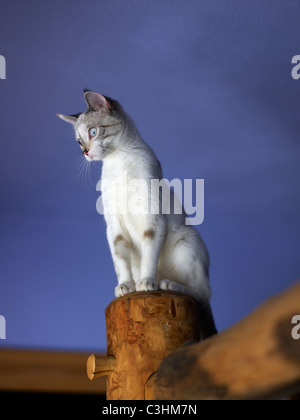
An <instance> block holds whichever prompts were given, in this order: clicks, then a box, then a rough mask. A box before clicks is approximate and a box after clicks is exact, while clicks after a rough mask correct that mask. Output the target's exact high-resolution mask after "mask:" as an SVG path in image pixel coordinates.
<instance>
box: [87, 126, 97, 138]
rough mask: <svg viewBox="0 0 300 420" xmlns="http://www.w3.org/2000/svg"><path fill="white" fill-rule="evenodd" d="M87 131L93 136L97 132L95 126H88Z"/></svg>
mask: <svg viewBox="0 0 300 420" xmlns="http://www.w3.org/2000/svg"><path fill="white" fill-rule="evenodd" d="M89 133H90V136H91V137H95V136H96V134H97V128H95V127H93V128H90V131H89Z"/></svg>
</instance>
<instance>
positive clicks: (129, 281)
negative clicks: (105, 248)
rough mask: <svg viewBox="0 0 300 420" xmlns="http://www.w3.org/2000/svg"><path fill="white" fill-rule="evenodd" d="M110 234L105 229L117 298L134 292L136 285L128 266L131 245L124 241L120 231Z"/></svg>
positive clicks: (109, 231) (108, 230)
mask: <svg viewBox="0 0 300 420" xmlns="http://www.w3.org/2000/svg"><path fill="white" fill-rule="evenodd" d="M112 232H113V230H112V229H111V228H107V239H108V243H109V247H110V251H111V255H112V259H113V262H114V267H115V271H116V274H117V277H118V283H119V284H118V286H117V287H116V288H115V296H116V297H119V296H124V295H126V294H128V293H133V292H135V291H136V285H135V282H134V281H133V278H132V273H131V266H130V247H131V244H130V242H129V241H128V240H126V238H125V236H124V235H123V234H122V233H121V230H118V233H116V231H115V232H114V233H112Z"/></svg>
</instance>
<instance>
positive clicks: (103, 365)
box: [86, 354, 116, 380]
mask: <svg viewBox="0 0 300 420" xmlns="http://www.w3.org/2000/svg"><path fill="white" fill-rule="evenodd" d="M115 367H116V359H115V358H114V356H97V355H95V354H91V355H90V357H89V358H88V360H87V363H86V371H87V376H88V378H89V379H90V380H93V379H94V378H99V377H100V376H105V375H110V374H111V373H113V371H114V370H115Z"/></svg>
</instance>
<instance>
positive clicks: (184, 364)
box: [145, 282, 300, 400]
mask: <svg viewBox="0 0 300 420" xmlns="http://www.w3.org/2000/svg"><path fill="white" fill-rule="evenodd" d="M294 315H300V282H299V283H297V284H296V285H294V286H293V287H292V288H291V289H289V290H288V291H286V292H284V293H282V294H280V295H278V296H276V297H273V298H271V299H270V300H269V301H267V302H266V303H264V304H263V305H261V306H260V307H258V308H257V309H256V310H255V311H254V312H253V313H251V314H250V315H249V316H248V317H247V318H245V319H244V320H242V321H241V322H239V323H237V324H236V325H234V326H233V327H232V328H230V329H229V330H227V331H225V332H223V333H221V334H219V335H218V336H214V337H211V338H209V339H207V340H205V341H203V342H202V343H196V344H193V345H191V346H187V347H183V348H181V349H178V350H176V351H174V352H173V353H172V354H170V355H169V356H167V357H166V358H165V359H164V360H163V361H162V363H161V365H160V367H159V368H158V371H157V373H156V375H155V376H154V377H151V378H150V380H149V382H148V384H147V385H146V392H145V393H146V395H147V396H148V398H152V399H158V400H165V399H170V400H171V399H172V400H177V399H179V400H182V399H188V400H192V399H194V400H199V399H203V400H212V399H214V400H224V399H227V400H228V399H268V398H277V397H284V396H287V395H292V394H295V393H297V392H299V391H300V340H295V339H293V338H292V328H293V327H295V325H292V323H291V322H292V318H293V317H294Z"/></svg>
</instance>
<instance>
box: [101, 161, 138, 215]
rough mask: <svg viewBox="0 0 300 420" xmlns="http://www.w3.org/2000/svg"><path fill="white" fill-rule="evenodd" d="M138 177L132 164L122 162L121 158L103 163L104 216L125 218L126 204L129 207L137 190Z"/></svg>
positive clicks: (126, 212)
mask: <svg viewBox="0 0 300 420" xmlns="http://www.w3.org/2000/svg"><path fill="white" fill-rule="evenodd" d="M125 163H126V162H125ZM140 179H141V178H140V174H138V173H137V171H135V168H134V166H133V165H128V163H127V164H124V162H123V161H122V159H119V160H117V159H115V160H114V161H111V162H109V164H106V165H103V169H102V177H101V191H102V201H103V207H104V215H105V216H122V218H126V216H127V214H128V204H129V208H130V202H131V201H132V197H133V196H134V195H135V194H136V192H137V189H138V185H139V183H140Z"/></svg>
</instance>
